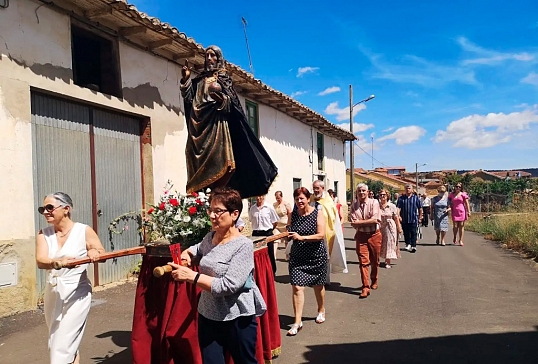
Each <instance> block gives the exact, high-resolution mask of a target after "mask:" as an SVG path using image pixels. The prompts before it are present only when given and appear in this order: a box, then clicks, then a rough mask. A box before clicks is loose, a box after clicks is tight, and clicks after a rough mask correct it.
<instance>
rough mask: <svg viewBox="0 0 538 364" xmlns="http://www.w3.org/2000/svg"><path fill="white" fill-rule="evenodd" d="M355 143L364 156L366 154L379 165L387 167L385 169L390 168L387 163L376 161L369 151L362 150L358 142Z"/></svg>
mask: <svg viewBox="0 0 538 364" xmlns="http://www.w3.org/2000/svg"><path fill="white" fill-rule="evenodd" d="M353 143H355V145H356V146H357V147H359V149H360V150H362V151H363V152H364V154H366V155H367V156H369V157H371V158H372V159H373V160H374V161H376V162H377V163H379V164H381V165H382V166H385V167H388V166H387V165H386V164H385V163H383V162H381V161H379V160H378V159H375V158H374V156H373V155H371V154H370V153H368V152H367V151H365V150H364V149H362V147H361V146H360V145H359V143H357V141H353Z"/></svg>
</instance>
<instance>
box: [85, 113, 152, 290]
mask: <svg viewBox="0 0 538 364" xmlns="http://www.w3.org/2000/svg"><path fill="white" fill-rule="evenodd" d="M93 124H94V135H95V137H94V142H95V144H94V145H95V177H96V184H97V204H98V209H100V210H101V211H102V215H101V216H100V217H99V220H98V235H99V237H100V238H101V242H102V243H103V245H104V247H105V249H106V250H107V251H112V250H119V249H125V248H130V247H134V246H137V245H139V244H140V243H141V241H140V239H139V236H138V233H137V225H136V223H135V222H134V221H132V220H131V221H130V222H129V224H128V226H129V230H127V231H125V232H124V233H123V234H121V235H117V234H113V235H111V236H109V231H108V226H109V224H110V222H111V221H112V220H113V219H115V218H116V217H118V216H119V215H122V214H124V213H126V212H130V211H139V210H140V209H141V208H142V180H141V179H142V176H141V162H140V120H138V119H135V118H131V117H128V116H125V115H121V114H115V113H111V112H108V111H103V110H94V113H93ZM111 238H112V240H111ZM140 259H141V258H140V255H134V256H129V257H122V258H119V259H115V260H110V261H107V262H106V263H104V264H100V265H99V283H100V284H105V283H109V282H114V281H117V280H119V279H123V278H125V277H126V276H127V275H128V273H129V272H130V271H131V270H132V268H133V267H135V266H136V264H137V263H138V262H139V260H140Z"/></svg>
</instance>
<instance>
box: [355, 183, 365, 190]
mask: <svg viewBox="0 0 538 364" xmlns="http://www.w3.org/2000/svg"><path fill="white" fill-rule="evenodd" d="M359 188H366V191H368V185H367V184H366V183H359V184H358V185H357V188H356V189H355V191H357V190H358V189H359Z"/></svg>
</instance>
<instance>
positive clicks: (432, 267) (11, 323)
mask: <svg viewBox="0 0 538 364" xmlns="http://www.w3.org/2000/svg"><path fill="white" fill-rule="evenodd" d="M450 235H451V234H450ZM450 235H449V236H450ZM345 236H346V251H347V258H348V262H349V268H350V272H349V273H348V274H333V275H332V282H333V283H332V284H331V285H330V287H329V289H328V291H327V294H326V302H327V321H326V322H325V323H323V324H321V325H318V324H316V323H315V322H314V319H315V317H316V303H315V299H314V294H313V291H312V290H311V289H309V290H307V294H306V298H305V301H306V303H305V310H304V315H305V317H304V319H303V323H304V327H303V330H302V331H300V332H299V334H298V335H297V336H295V337H287V336H286V331H287V330H288V328H289V325H290V324H291V323H292V322H293V318H292V317H293V308H292V305H291V287H290V286H289V284H288V274H287V266H286V263H285V262H284V261H283V259H281V260H280V261H279V262H278V272H277V283H276V288H277V293H278V297H279V312H280V322H281V328H282V330H281V333H282V355H281V356H280V357H279V358H277V359H275V360H274V363H276V364H278V363H281V364H295V363H331V362H334V363H369V364H372V363H374V364H375V363H417V364H431V363H441V364H444V363H447V364H448V363H460V364H463V363H488V364H497V363H529V364H530V363H534V364H535V363H538V352H537V351H536V348H535V346H536V344H537V343H538V271H537V270H536V268H535V267H534V265H532V264H530V262H528V261H526V260H524V259H522V258H521V257H520V256H519V255H517V254H515V253H512V252H509V251H506V250H503V249H501V248H500V247H499V246H498V244H496V243H492V242H488V241H485V240H484V239H482V238H481V237H479V236H478V235H475V234H472V233H468V234H467V235H466V239H465V242H466V244H465V246H464V247H459V246H454V245H452V244H448V245H447V246H444V247H443V246H438V245H436V244H435V238H434V232H433V230H432V228H431V227H430V228H427V229H424V239H423V240H422V241H421V242H420V243H419V246H418V251H417V253H416V254H412V253H408V252H406V251H402V258H401V259H400V260H398V261H395V263H394V264H393V268H392V269H383V268H381V269H380V279H379V289H378V290H376V291H372V294H371V295H370V297H368V298H367V299H364V300H359V298H358V295H359V291H358V290H357V287H358V286H360V276H359V272H358V267H357V256H356V254H355V249H354V242H353V241H352V239H351V237H352V230H351V229H350V228H346V229H345ZM450 241H451V239H450V238H449V239H447V242H450ZM401 247H402V248H403V243H402V244H401ZM283 257H284V252H283V250H280V251H279V254H278V258H283ZM134 289H135V284H134V283H126V284H124V285H121V286H117V287H114V288H111V289H107V290H104V291H100V292H97V293H96V294H95V295H94V298H95V304H94V307H93V308H92V310H91V312H90V317H89V322H88V327H87V330H86V333H85V335H84V339H83V341H82V346H81V357H82V363H107V364H115V363H130V358H131V352H130V349H129V346H130V328H131V324H132V312H133V310H132V308H133V304H134V302H133V297H134ZM47 358H48V354H47V334H46V327H45V324H44V319H43V315H42V313H40V312H39V311H35V312H29V313H25V314H21V315H17V316H13V317H10V318H7V319H0V363H2V364H20V363H47V362H48V359H47Z"/></svg>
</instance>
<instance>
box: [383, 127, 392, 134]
mask: <svg viewBox="0 0 538 364" xmlns="http://www.w3.org/2000/svg"><path fill="white" fill-rule="evenodd" d="M391 130H394V126H391V127H390V128H386V129H385V130H383V133H388V132H389V131H391Z"/></svg>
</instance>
